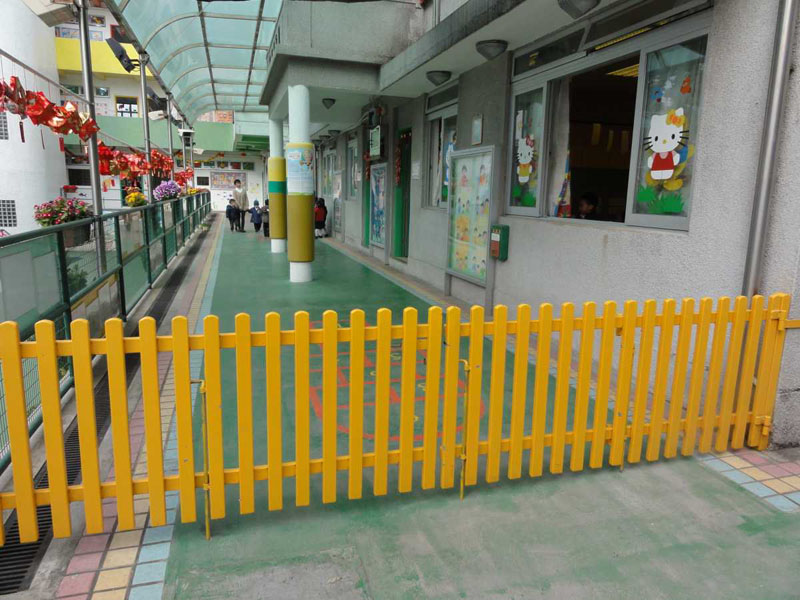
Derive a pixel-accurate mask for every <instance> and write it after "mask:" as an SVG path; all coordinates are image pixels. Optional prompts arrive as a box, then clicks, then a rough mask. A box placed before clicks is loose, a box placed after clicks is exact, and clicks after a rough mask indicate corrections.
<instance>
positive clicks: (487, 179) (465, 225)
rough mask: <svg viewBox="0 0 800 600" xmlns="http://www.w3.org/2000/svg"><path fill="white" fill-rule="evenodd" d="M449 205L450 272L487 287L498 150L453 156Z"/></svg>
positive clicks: (476, 150) (469, 152) (475, 149)
mask: <svg viewBox="0 0 800 600" xmlns="http://www.w3.org/2000/svg"><path fill="white" fill-rule="evenodd" d="M451 161H452V167H451V171H450V172H451V177H450V190H449V194H448V203H447V268H446V270H447V272H448V273H450V274H451V275H454V276H456V277H459V278H461V279H466V280H468V281H471V282H473V283H477V284H478V285H486V262H487V259H488V252H487V249H488V246H489V221H490V217H489V215H490V214H491V195H492V192H491V190H492V177H493V168H494V147H493V146H484V147H480V148H471V149H469V150H458V151H454V152H453V153H452V154H451Z"/></svg>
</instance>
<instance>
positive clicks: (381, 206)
mask: <svg viewBox="0 0 800 600" xmlns="http://www.w3.org/2000/svg"><path fill="white" fill-rule="evenodd" d="M386 175H387V169H386V163H380V164H377V165H372V166H371V167H370V177H369V206H370V213H369V241H370V244H372V245H373V246H378V247H380V248H383V245H384V243H385V241H386V239H385V237H386V181H387V180H386Z"/></svg>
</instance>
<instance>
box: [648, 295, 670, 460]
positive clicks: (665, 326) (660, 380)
mask: <svg viewBox="0 0 800 600" xmlns="http://www.w3.org/2000/svg"><path fill="white" fill-rule="evenodd" d="M674 327H675V300H673V299H672V298H668V299H667V300H664V304H663V309H662V311H661V327H660V328H659V332H658V333H659V339H658V356H657V358H656V378H655V382H654V384H653V403H652V408H651V409H650V433H649V434H648V436H647V452H646V453H645V457H646V458H647V460H648V461H651V462H652V461H654V460H658V458H659V456H660V455H661V434H662V431H663V428H664V406H665V404H666V398H667V378H668V377H669V364H670V354H671V353H672V338H673V330H674Z"/></svg>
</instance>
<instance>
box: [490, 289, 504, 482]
mask: <svg viewBox="0 0 800 600" xmlns="http://www.w3.org/2000/svg"><path fill="white" fill-rule="evenodd" d="M507 330H508V309H507V308H506V307H505V306H503V305H502V304H498V305H497V306H495V307H494V334H493V335H492V371H491V381H490V383H489V435H488V440H489V448H488V454H487V456H486V482H487V483H492V482H495V481H498V480H499V479H500V442H501V439H502V437H503V401H504V392H505V387H506V386H505V383H506V379H505V377H506V352H508V350H507V349H506V338H507Z"/></svg>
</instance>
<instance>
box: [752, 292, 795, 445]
mask: <svg viewBox="0 0 800 600" xmlns="http://www.w3.org/2000/svg"><path fill="white" fill-rule="evenodd" d="M789 305H790V298H789V294H780V305H779V307H778V310H779V311H780V312H781V313H783V315H784V318H785V315H788V314H789ZM785 340H786V327H779V328H778V332H777V334H776V335H775V344H774V345H773V348H772V360H771V361H770V363H771V368H770V375H769V388H768V389H767V393H766V398H765V399H764V418H765V419H768V421H767V423H766V426H765V427H764V429H765V430H767V431H768V430H769V424H770V423H771V422H772V411H773V409H774V408H775V396H776V394H777V390H778V378H779V377H780V374H781V357H782V356H783V344H784V342H785ZM768 444H769V434H768V433H762V435H761V440H760V441H759V443H758V449H759V450H766V449H767V445H768Z"/></svg>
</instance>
